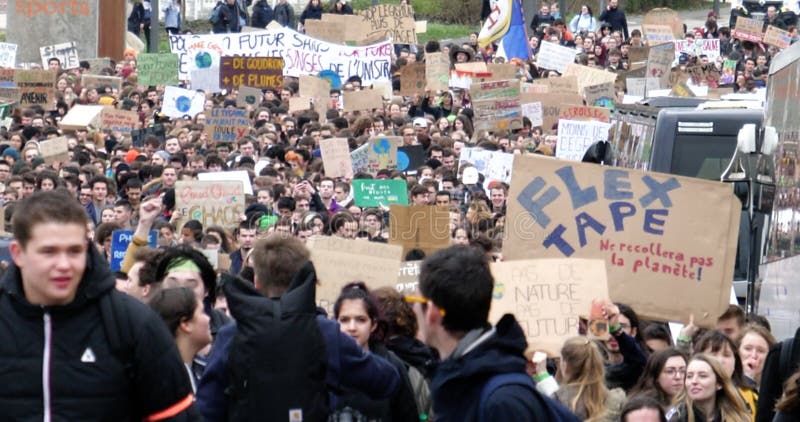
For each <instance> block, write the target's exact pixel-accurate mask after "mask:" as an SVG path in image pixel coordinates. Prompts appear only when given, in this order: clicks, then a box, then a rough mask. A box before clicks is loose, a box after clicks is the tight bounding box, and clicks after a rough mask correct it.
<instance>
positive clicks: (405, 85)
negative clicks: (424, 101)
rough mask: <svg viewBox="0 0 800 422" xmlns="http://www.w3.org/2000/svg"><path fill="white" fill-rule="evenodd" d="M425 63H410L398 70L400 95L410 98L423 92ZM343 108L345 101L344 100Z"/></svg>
mask: <svg viewBox="0 0 800 422" xmlns="http://www.w3.org/2000/svg"><path fill="white" fill-rule="evenodd" d="M425 80H426V79H425V63H411V64H407V65H405V66H403V67H402V69H400V95H402V96H406V97H410V96H413V95H414V94H422V93H423V91H425ZM344 103H345V106H346V105H347V101H346V100H345V102H344Z"/></svg>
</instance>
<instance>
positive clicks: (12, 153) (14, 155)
mask: <svg viewBox="0 0 800 422" xmlns="http://www.w3.org/2000/svg"><path fill="white" fill-rule="evenodd" d="M9 158H10V159H11V160H12V161H11V163H10V164H14V163H15V162H17V161H19V152H17V149H16V148H14V147H8V148H6V149H5V150H3V160H6V161H8V159H9Z"/></svg>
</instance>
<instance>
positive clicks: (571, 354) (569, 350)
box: [561, 337, 608, 421]
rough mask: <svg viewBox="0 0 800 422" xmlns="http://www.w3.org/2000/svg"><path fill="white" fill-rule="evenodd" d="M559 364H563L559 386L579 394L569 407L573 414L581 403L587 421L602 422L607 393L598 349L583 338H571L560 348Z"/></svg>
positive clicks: (591, 342)
mask: <svg viewBox="0 0 800 422" xmlns="http://www.w3.org/2000/svg"><path fill="white" fill-rule="evenodd" d="M561 360H562V361H564V362H565V363H566V365H567V366H566V371H564V374H563V375H564V379H563V380H562V383H564V384H566V385H569V386H574V387H577V389H578V392H577V394H575V398H574V399H572V403H569V407H570V410H572V411H573V412H575V411H576V409H578V407H579V406H578V405H579V404H581V403H583V406H584V407H585V408H586V412H587V415H588V416H589V418H588V419H587V421H596V420H599V419H601V418H602V417H603V416H604V415H605V413H606V406H605V403H606V397H607V396H608V389H607V388H606V384H605V367H604V366H603V357H602V356H601V355H600V350H599V349H598V348H597V345H596V344H595V343H594V342H593V341H590V340H589V339H588V338H586V337H573V338H571V339H569V340H567V341H566V342H564V346H563V347H562V348H561Z"/></svg>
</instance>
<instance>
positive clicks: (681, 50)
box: [673, 38, 719, 62]
mask: <svg viewBox="0 0 800 422" xmlns="http://www.w3.org/2000/svg"><path fill="white" fill-rule="evenodd" d="M673 44H674V45H675V59H676V60H677V59H679V58H680V56H681V54H686V55H689V56H694V57H700V56H701V55H703V56H706V57H708V60H709V61H710V62H713V61H716V60H717V59H718V58H719V39H718V38H701V39H696V40H694V41H691V42H690V41H687V40H685V39H681V40H675V41H673Z"/></svg>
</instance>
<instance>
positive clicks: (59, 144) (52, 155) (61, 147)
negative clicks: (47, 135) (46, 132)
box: [39, 136, 69, 165]
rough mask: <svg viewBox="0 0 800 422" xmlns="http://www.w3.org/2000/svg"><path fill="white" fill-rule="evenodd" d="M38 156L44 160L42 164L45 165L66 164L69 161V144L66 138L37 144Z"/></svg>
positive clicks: (61, 137)
mask: <svg viewBox="0 0 800 422" xmlns="http://www.w3.org/2000/svg"><path fill="white" fill-rule="evenodd" d="M39 155H40V156H41V157H42V158H43V159H44V163H45V164H47V165H50V164H53V163H55V162H59V163H63V162H66V161H67V160H69V144H68V141H67V138H66V137H64V136H59V137H58V138H53V139H48V140H45V141H41V142H39Z"/></svg>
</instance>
